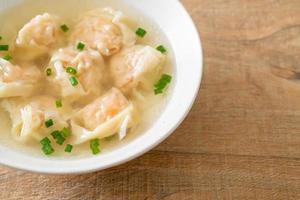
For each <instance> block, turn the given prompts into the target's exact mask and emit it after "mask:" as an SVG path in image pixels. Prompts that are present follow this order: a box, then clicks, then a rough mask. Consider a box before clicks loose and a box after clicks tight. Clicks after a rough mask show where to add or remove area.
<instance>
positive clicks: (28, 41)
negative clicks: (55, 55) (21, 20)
mask: <svg viewBox="0 0 300 200" xmlns="http://www.w3.org/2000/svg"><path fill="white" fill-rule="evenodd" d="M61 34H62V33H61V30H60V25H59V19H58V17H56V16H53V15H50V14H49V13H44V14H42V15H37V16H36V17H34V18H33V19H31V21H30V22H28V23H27V24H25V25H24V27H23V28H22V29H21V30H20V31H19V33H18V36H17V40H16V45H17V47H19V48H20V49H21V50H22V53H25V55H27V57H29V58H34V57H36V56H39V55H42V54H46V53H47V52H49V51H50V50H52V49H53V47H54V46H56V45H57V44H58V43H59V42H60V40H61V36H62V35H61Z"/></svg>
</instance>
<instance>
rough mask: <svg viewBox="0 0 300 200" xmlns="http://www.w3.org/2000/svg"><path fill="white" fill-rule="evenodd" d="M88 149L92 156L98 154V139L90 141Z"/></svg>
mask: <svg viewBox="0 0 300 200" xmlns="http://www.w3.org/2000/svg"><path fill="white" fill-rule="evenodd" d="M90 148H91V150H92V153H93V154H94V155H96V154H98V153H100V149H99V139H93V140H91V141H90Z"/></svg>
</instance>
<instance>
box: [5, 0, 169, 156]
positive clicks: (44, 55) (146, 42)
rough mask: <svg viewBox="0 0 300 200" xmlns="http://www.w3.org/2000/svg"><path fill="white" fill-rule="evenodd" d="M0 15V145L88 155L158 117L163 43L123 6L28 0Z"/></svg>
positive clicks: (165, 59) (164, 87)
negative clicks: (0, 25)
mask: <svg viewBox="0 0 300 200" xmlns="http://www.w3.org/2000/svg"><path fill="white" fill-rule="evenodd" d="M45 5H47V6H45ZM66 11H68V12H66ZM0 21H1V24H2V27H1V29H0V35H1V40H0V56H1V58H0V66H1V68H0V69H1V70H0V84H1V87H0V99H1V102H0V105H1V109H2V110H1V113H0V115H1V119H3V120H1V123H0V129H1V134H0V138H1V145H9V146H11V147H12V148H15V149H19V150H21V151H25V152H29V153H30V154H32V155H47V156H50V155H51V156H70V155H72V156H75V155H76V156H78V155H80V156H82V155H84V156H86V155H97V154H101V153H103V152H106V151H109V150H111V149H113V148H116V147H117V146H120V145H124V144H126V143H127V142H129V141H130V140H132V139H134V138H135V137H138V135H140V134H142V133H143V132H144V131H145V130H146V129H147V128H148V127H149V126H150V125H151V124H152V123H153V122H154V121H155V120H156V119H157V118H158V117H159V113H160V112H161V110H162V109H163V107H164V105H165V103H166V101H167V97H168V95H167V94H168V93H169V92H170V91H169V89H168V87H169V85H170V83H171V80H172V65H173V63H172V51H171V48H170V46H169V45H168V42H167V40H166V39H165V37H164V35H163V33H161V31H160V30H159V28H158V27H156V26H155V25H154V24H153V23H151V22H149V20H147V19H146V18H145V17H144V16H142V15H141V14H140V13H138V12H136V11H134V10H132V8H128V7H126V6H125V5H123V4H122V3H121V2H120V1H93V0H90V1H84V0H76V1H74V0H66V1H56V0H54V1H53V0H51V1H50V0H45V1H42V2H41V1H31V0H29V1H25V2H24V3H22V4H21V5H19V6H18V7H15V8H13V9H10V10H8V11H7V12H5V13H3V14H2V16H1V18H0Z"/></svg>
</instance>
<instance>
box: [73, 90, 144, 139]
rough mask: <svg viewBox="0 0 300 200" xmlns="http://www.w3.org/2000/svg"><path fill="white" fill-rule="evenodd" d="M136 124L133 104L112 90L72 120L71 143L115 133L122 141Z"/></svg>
mask: <svg viewBox="0 0 300 200" xmlns="http://www.w3.org/2000/svg"><path fill="white" fill-rule="evenodd" d="M137 122H138V116H137V111H136V109H135V107H134V106H133V104H132V103H130V102H129V101H128V100H127V99H126V98H125V97H124V96H123V94H122V93H121V92H120V91H119V90H118V89H116V88H112V89H111V90H110V91H109V92H107V93H106V94H105V95H103V96H101V97H100V98H98V99H96V100H95V101H94V102H92V103H91V104H89V105H87V106H86V107H85V108H83V109H82V110H80V111H79V112H78V113H77V114H76V115H75V116H74V117H73V118H72V120H71V127H72V136H73V138H72V142H73V143H74V144H81V143H84V142H86V141H88V140H91V139H94V138H99V139H101V138H105V137H109V136H112V135H114V134H116V133H119V138H120V139H123V138H124V137H125V136H126V132H127V130H128V129H129V128H131V127H133V126H134V125H135V124H137Z"/></svg>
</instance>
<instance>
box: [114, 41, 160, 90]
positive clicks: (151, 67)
mask: <svg viewBox="0 0 300 200" xmlns="http://www.w3.org/2000/svg"><path fill="white" fill-rule="evenodd" d="M164 62H165V55H163V54H161V53H160V52H159V51H157V50H156V49H154V48H152V47H150V46H142V45H135V46H132V47H128V48H124V49H123V50H122V51H121V52H120V53H118V54H116V55H114V56H113V57H112V58H111V60H110V73H111V76H112V79H113V81H114V85H115V86H116V87H117V88H119V89H121V90H122V91H123V92H124V93H128V92H130V91H131V90H133V89H135V88H137V87H138V86H141V87H143V89H150V88H153V85H154V82H155V81H156V80H157V79H158V76H159V74H160V72H161V71H162V66H163V64H164Z"/></svg>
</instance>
